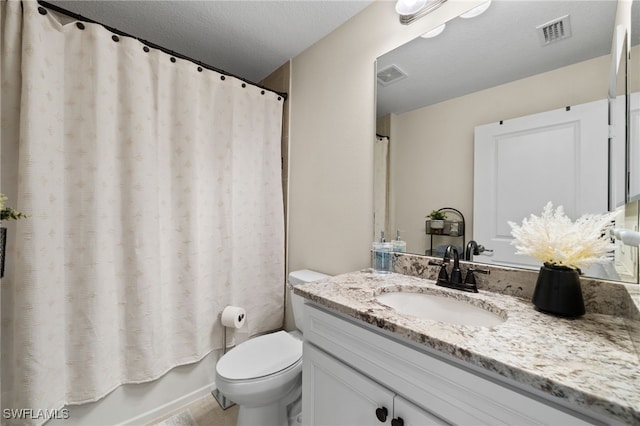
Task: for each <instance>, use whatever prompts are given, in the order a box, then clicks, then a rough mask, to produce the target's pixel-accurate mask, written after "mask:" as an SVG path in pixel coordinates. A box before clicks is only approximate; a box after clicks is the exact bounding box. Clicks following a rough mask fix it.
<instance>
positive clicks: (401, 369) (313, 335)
mask: <svg viewBox="0 0 640 426" xmlns="http://www.w3.org/2000/svg"><path fill="white" fill-rule="evenodd" d="M304 309H305V332H304V338H305V343H304V355H303V359H304V364H303V378H302V380H303V393H302V395H303V397H302V401H303V411H302V412H303V424H304V425H308V426H328V425H331V426H339V425H344V426H357V425H375V424H392V425H393V426H402V425H416V426H417V425H420V426H422V425H432V424H433V425H436V424H457V425H480V424H487V425H499V424H505V425H515V424H517V425H531V424H537V425H539V424H549V425H558V424H562V425H585V424H607V423H609V422H608V421H607V420H606V419H602V418H600V417H599V416H597V417H594V416H592V415H591V413H585V412H579V411H575V410H573V409H572V408H571V407H569V406H563V405H560V403H559V402H558V401H557V400H553V399H552V397H551V396H549V397H548V399H547V398H546V397H545V396H544V395H541V394H542V393H541V392H538V393H535V392H533V389H532V392H527V391H526V390H523V389H518V388H517V387H516V386H514V384H513V383H506V381H504V383H503V382H502V380H500V378H495V377H493V376H490V375H486V376H485V375H482V374H478V373H477V372H476V371H473V370H472V369H470V368H466V367H465V366H464V364H462V363H461V362H460V363H461V364H457V363H456V362H455V361H452V360H451V359H445V358H443V357H439V356H438V354H437V352H435V351H433V353H431V351H427V350H426V349H425V350H422V349H421V348H420V347H419V346H414V344H412V343H410V342H403V341H400V340H398V339H395V338H394V337H393V335H392V333H385V332H383V331H381V330H378V329H376V328H375V327H373V326H370V325H368V324H365V323H364V322H361V321H358V320H355V319H352V318H350V317H348V316H345V315H342V314H335V313H333V312H330V311H328V310H325V309H324V308H322V307H320V306H318V305H314V304H310V303H307V304H305V308H304ZM456 364H457V365H456ZM524 388H526V387H524ZM384 409H386V411H387V415H386V416H382V415H381V414H383V413H382V412H381V411H379V410H384ZM377 410H378V411H377ZM377 414H380V418H382V419H383V420H379V419H378V416H377ZM399 419H402V421H400V420H399Z"/></svg>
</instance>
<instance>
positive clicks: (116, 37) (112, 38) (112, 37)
mask: <svg viewBox="0 0 640 426" xmlns="http://www.w3.org/2000/svg"><path fill="white" fill-rule="evenodd" d="M111 40H113V41H115V42H116V43H117V42H119V41H120V37H118V36H117V35H115V34H114V35H112V36H111Z"/></svg>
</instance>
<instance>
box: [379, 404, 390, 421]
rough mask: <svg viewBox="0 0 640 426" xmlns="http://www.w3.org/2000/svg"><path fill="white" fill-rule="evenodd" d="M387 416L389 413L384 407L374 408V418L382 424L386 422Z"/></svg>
mask: <svg viewBox="0 0 640 426" xmlns="http://www.w3.org/2000/svg"><path fill="white" fill-rule="evenodd" d="M388 414H389V412H388V411H387V409H386V408H385V407H380V408H376V417H377V418H378V420H380V421H381V422H383V423H384V422H386V421H387V415H388Z"/></svg>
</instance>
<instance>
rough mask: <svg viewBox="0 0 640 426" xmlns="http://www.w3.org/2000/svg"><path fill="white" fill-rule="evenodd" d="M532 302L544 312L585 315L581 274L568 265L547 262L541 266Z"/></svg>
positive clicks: (564, 315)
mask: <svg viewBox="0 0 640 426" xmlns="http://www.w3.org/2000/svg"><path fill="white" fill-rule="evenodd" d="M532 302H533V304H534V305H535V307H536V308H538V310H540V311H542V312H547V313H550V314H554V315H560V316H563V317H579V316H580V315H584V300H583V299H582V288H581V287H580V274H579V273H578V271H577V270H575V269H571V268H567V267H566V266H555V265H550V264H548V263H545V264H544V266H543V267H541V268H540V273H539V274H538V281H537V282H536V288H535V290H534V292H533V300H532Z"/></svg>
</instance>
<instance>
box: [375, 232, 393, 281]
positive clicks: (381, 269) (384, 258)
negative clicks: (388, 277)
mask: <svg viewBox="0 0 640 426" xmlns="http://www.w3.org/2000/svg"><path fill="white" fill-rule="evenodd" d="M392 251H393V244H391V243H388V242H387V241H386V240H385V238H384V231H382V232H381V233H380V242H374V243H373V247H372V250H371V252H372V255H373V259H372V263H373V272H375V273H377V274H388V273H390V272H391V252H392Z"/></svg>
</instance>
